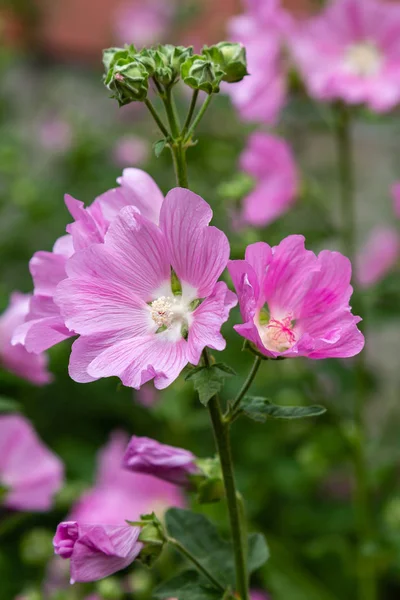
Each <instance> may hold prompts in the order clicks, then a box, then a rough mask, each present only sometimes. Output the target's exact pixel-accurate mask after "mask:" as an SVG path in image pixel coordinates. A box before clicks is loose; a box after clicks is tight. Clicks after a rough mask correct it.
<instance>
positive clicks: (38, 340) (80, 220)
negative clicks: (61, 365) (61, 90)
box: [13, 169, 164, 353]
mask: <svg viewBox="0 0 400 600" xmlns="http://www.w3.org/2000/svg"><path fill="white" fill-rule="evenodd" d="M117 181H118V183H119V184H120V187H118V188H115V189H112V190H109V191H107V192H105V193H104V194H102V195H101V196H99V197H98V198H96V200H95V201H94V202H93V204H91V205H90V206H89V207H88V208H85V207H84V205H83V203H82V202H79V201H78V200H75V199H74V198H72V197H71V196H68V195H67V196H65V203H66V205H67V208H68V210H69V211H70V213H71V215H72V217H73V218H74V219H75V221H74V222H73V223H71V224H70V225H68V226H67V231H68V234H67V235H66V236H63V237H61V238H59V239H58V240H57V241H56V243H55V245H54V247H53V251H52V252H36V254H34V256H33V258H32V259H31V261H30V265H29V266H30V271H31V275H32V278H33V282H34V295H33V297H32V299H31V301H30V308H29V314H27V317H26V322H25V323H24V324H23V325H21V326H20V327H18V328H17V330H16V331H15V334H14V337H13V344H23V345H24V346H25V348H26V349H27V350H28V351H29V352H35V353H39V352H43V350H47V349H48V348H50V347H51V346H54V345H55V344H58V343H59V342H61V341H63V340H65V339H67V338H69V337H71V336H73V335H75V332H74V331H73V330H71V329H70V328H68V327H66V325H65V322H64V319H63V317H62V316H61V314H60V309H59V307H58V306H57V305H56V304H55V303H54V293H55V290H56V287H57V285H58V284H59V282H60V281H62V280H63V279H65V278H66V277H67V274H66V271H65V267H66V262H67V259H68V258H69V257H70V256H72V255H73V254H74V252H76V251H79V250H82V249H83V248H86V247H88V246H90V245H91V244H93V243H100V242H103V241H104V235H105V233H106V231H107V229H108V227H109V225H110V223H111V221H112V220H113V219H114V218H115V217H116V215H117V214H118V212H119V211H120V210H121V208H123V207H124V206H134V207H135V208H136V210H138V211H140V212H141V213H143V215H144V216H146V217H147V218H148V219H151V220H153V221H154V222H155V223H158V220H159V214H160V208H161V204H162V202H163V199H164V197H163V195H162V193H161V191H160V189H159V188H158V186H157V185H156V183H155V181H154V180H153V179H152V178H151V177H150V176H149V175H148V174H147V173H145V172H144V171H141V170H140V169H124V171H123V174H122V177H119V178H118V180H117Z"/></svg>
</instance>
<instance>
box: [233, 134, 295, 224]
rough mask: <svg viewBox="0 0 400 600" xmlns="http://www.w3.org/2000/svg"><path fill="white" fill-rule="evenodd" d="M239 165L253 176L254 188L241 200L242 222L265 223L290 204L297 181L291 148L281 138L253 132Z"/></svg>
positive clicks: (280, 213)
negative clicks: (242, 202) (242, 204)
mask: <svg viewBox="0 0 400 600" xmlns="http://www.w3.org/2000/svg"><path fill="white" fill-rule="evenodd" d="M240 166H241V168H242V169H243V171H245V172H246V173H249V174H250V175H252V176H253V177H255V179H256V186H255V188H254V189H253V191H252V192H250V194H249V195H248V196H246V198H245V199H244V208H243V215H242V218H243V220H244V221H246V222H247V223H250V224H251V225H254V226H258V227H260V226H265V225H268V224H269V223H272V222H273V221H275V220H276V219H277V218H279V217H280V216H281V215H282V214H284V213H285V212H286V211H287V210H288V209H289V208H290V207H291V205H292V204H293V202H294V201H295V199H296V194H297V190H298V186H299V181H298V174H297V169H296V164H295V161H294V156H293V153H292V150H291V148H290V146H289V145H288V144H287V143H286V142H285V140H283V139H281V138H279V137H277V136H274V135H270V134H267V133H253V134H252V135H251V136H250V137H249V139H248V142H247V146H246V148H245V150H244V152H243V153H242V155H241V157H240Z"/></svg>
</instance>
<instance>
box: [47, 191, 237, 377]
mask: <svg viewBox="0 0 400 600" xmlns="http://www.w3.org/2000/svg"><path fill="white" fill-rule="evenodd" d="M211 217H212V211H211V209H210V207H209V205H208V204H207V203H206V202H205V201H204V200H203V199H202V198H200V196H197V195H196V194H194V193H193V192H190V191H189V190H186V189H183V188H175V189H173V190H171V191H170V192H169V193H168V194H167V196H166V198H165V200H164V202H163V204H162V207H161V212H160V226H159V227H157V226H156V225H154V223H152V222H151V221H150V220H148V219H146V218H145V217H144V216H143V215H141V214H140V213H139V212H138V211H137V210H136V209H135V208H133V207H126V208H124V209H123V210H122V211H121V212H120V213H119V215H118V217H116V219H114V221H113V222H112V224H111V225H110V228H109V230H108V232H107V236H106V238H105V242H104V244H95V245H92V246H90V247H89V248H87V249H86V250H84V251H82V252H79V253H77V254H75V255H74V256H73V257H72V259H71V260H70V261H69V262H68V266H67V272H68V276H69V277H68V279H66V280H64V281H62V282H61V283H60V284H59V286H58V288H57V293H56V296H55V299H56V303H57V304H58V305H59V306H60V310H61V313H62V315H63V316H64V318H65V323H66V325H67V327H69V328H70V329H72V330H74V331H75V332H76V333H79V334H80V336H81V337H80V338H79V339H78V340H77V341H76V342H75V343H74V345H73V349H72V354H71V360H70V375H71V377H72V378H73V379H74V380H75V381H79V382H82V383H85V382H88V381H93V380H94V379H98V378H100V377H110V376H117V377H119V378H120V379H121V381H122V382H123V384H124V385H126V386H128V387H133V388H140V386H141V385H143V384H144V383H146V382H147V381H150V380H151V379H153V378H154V383H155V386H156V388H158V389H163V388H165V387H167V386H168V385H170V384H171V383H172V382H173V381H174V380H175V379H176V378H177V377H178V375H179V374H180V372H181V371H182V369H183V368H184V367H185V366H186V364H187V363H188V362H190V363H192V364H194V365H197V364H198V362H199V360H200V357H201V353H202V351H203V349H204V348H205V347H206V346H208V347H210V348H213V349H214V350H223V349H224V348H225V345H226V342H225V339H224V338H223V337H222V335H221V333H220V329H221V326H222V324H223V323H224V322H225V321H226V320H227V318H228V316H229V311H230V309H231V308H232V307H233V306H235V304H236V296H235V295H234V294H233V293H232V292H230V291H229V290H228V288H227V286H226V284H225V283H224V282H222V281H220V282H217V279H218V277H219V276H220V275H221V273H222V271H223V270H224V268H225V267H226V264H227V262H228V258H229V243H228V240H227V238H226V236H225V234H224V233H223V232H222V231H220V230H219V229H217V228H215V227H209V226H208V223H209V222H210V220H211ZM171 269H173V271H172V270H171Z"/></svg>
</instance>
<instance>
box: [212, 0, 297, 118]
mask: <svg viewBox="0 0 400 600" xmlns="http://www.w3.org/2000/svg"><path fill="white" fill-rule="evenodd" d="M245 4H246V12H245V13H244V14H242V15H239V16H236V17H233V18H232V19H231V20H230V22H229V25H228V32H229V37H230V39H232V40H233V41H237V42H241V43H242V44H244V45H245V47H246V53H247V70H248V72H249V74H250V76H248V77H245V78H244V79H243V80H242V81H240V82H239V83H233V84H226V85H224V86H223V89H224V91H226V92H227V93H228V94H229V95H230V96H231V98H232V102H233V104H234V106H235V107H236V108H237V110H238V111H239V114H240V116H241V117H242V119H244V120H246V121H258V122H261V123H267V124H269V125H275V124H276V122H277V120H278V118H279V113H280V111H281V109H282V107H283V105H284V104H285V102H286V91H287V90H286V88H287V82H286V80H287V68H286V66H285V60H284V56H283V45H284V41H285V38H286V36H287V35H288V34H289V32H290V30H291V18H290V16H289V14H288V13H287V12H286V11H284V10H283V8H282V7H281V3H280V0H246V2H245Z"/></svg>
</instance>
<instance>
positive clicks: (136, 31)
mask: <svg viewBox="0 0 400 600" xmlns="http://www.w3.org/2000/svg"><path fill="white" fill-rule="evenodd" d="M173 15H174V3H173V2H172V1H171V0H168V1H167V2H166V1H165V0H146V2H143V1H142V0H136V1H135V0H132V1H130V2H129V1H128V2H125V3H123V4H122V5H120V6H119V7H118V8H117V10H116V14H115V35H116V42H117V43H118V44H134V45H135V46H136V47H137V48H142V47H143V46H152V45H154V44H159V43H160V42H162V41H163V39H164V38H165V35H166V34H167V32H168V29H169V28H170V26H171V22H172V18H173Z"/></svg>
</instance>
